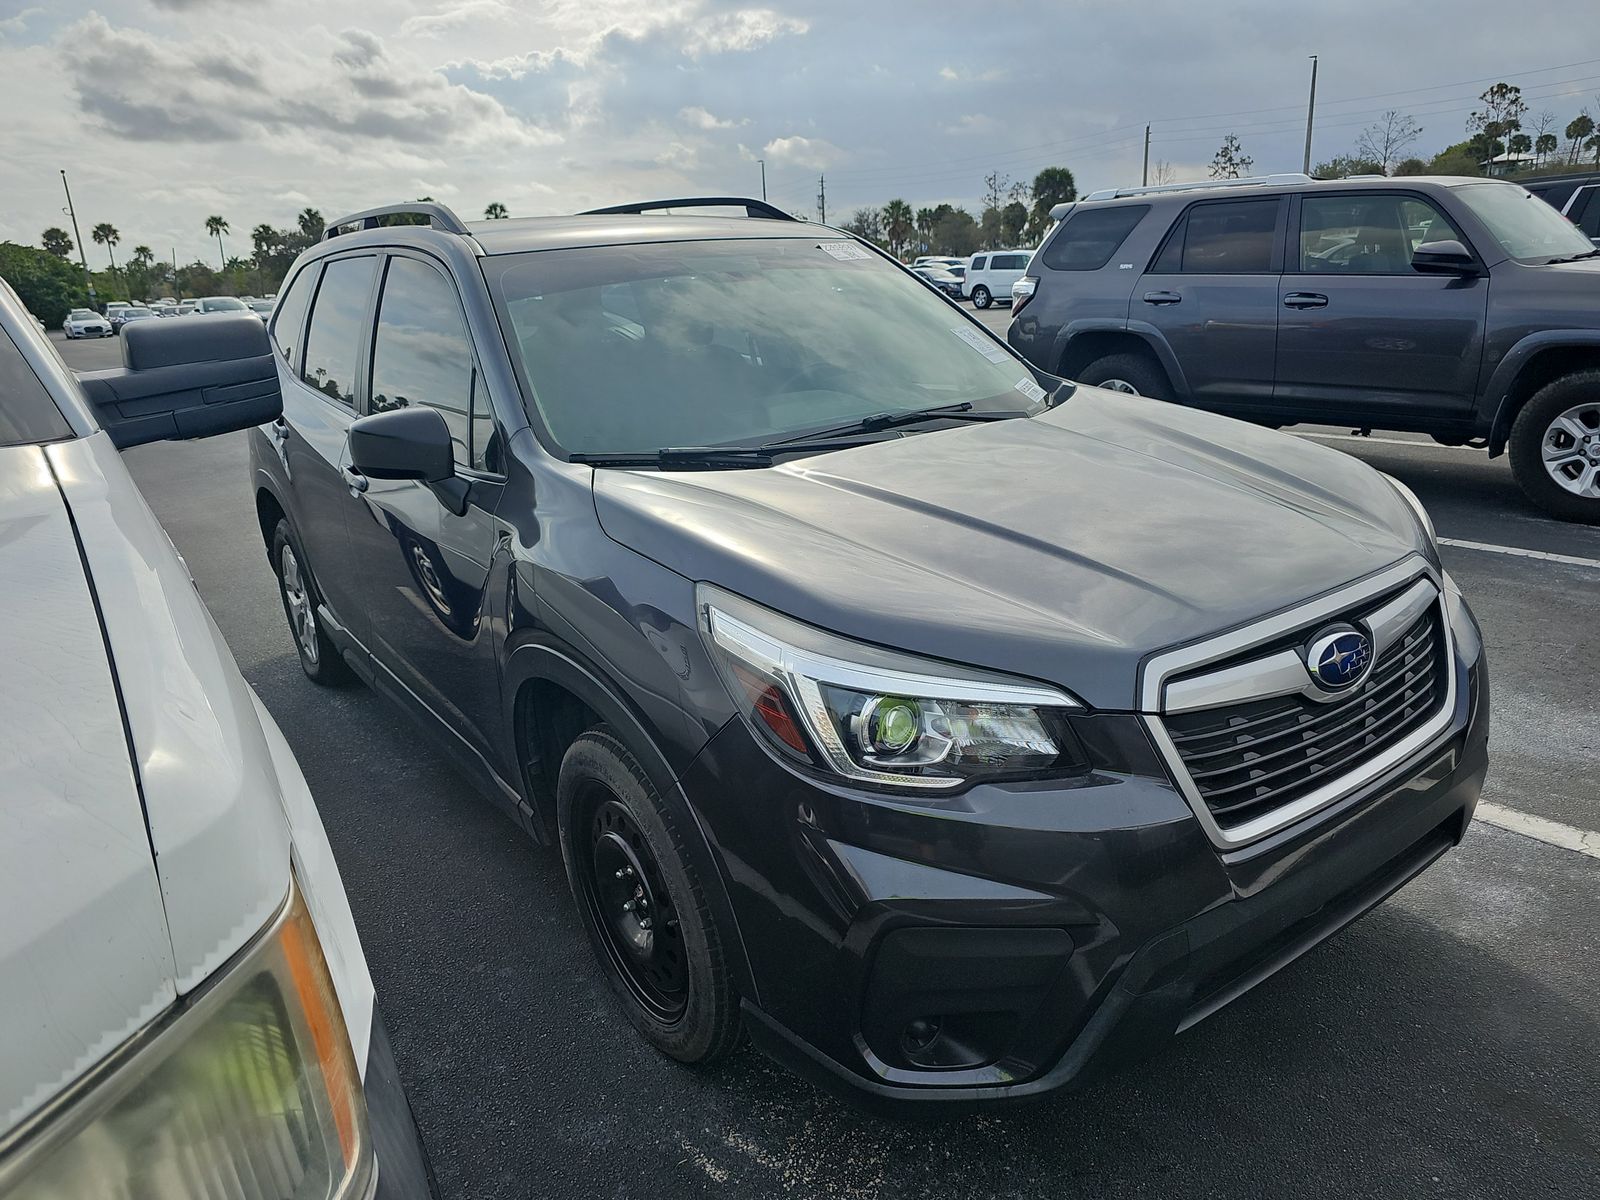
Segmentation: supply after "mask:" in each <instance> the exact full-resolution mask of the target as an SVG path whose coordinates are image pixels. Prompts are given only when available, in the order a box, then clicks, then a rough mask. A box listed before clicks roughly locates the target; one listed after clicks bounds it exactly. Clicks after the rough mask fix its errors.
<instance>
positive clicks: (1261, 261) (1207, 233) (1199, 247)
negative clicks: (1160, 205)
mask: <svg viewBox="0 0 1600 1200" xmlns="http://www.w3.org/2000/svg"><path fill="white" fill-rule="evenodd" d="M1280 203H1281V202H1280V201H1278V200H1230V201H1226V202H1224V203H1220V204H1197V205H1195V206H1194V207H1193V208H1191V209H1190V210H1189V211H1188V213H1187V214H1186V215H1185V216H1184V218H1183V220H1182V221H1181V222H1180V223H1179V227H1178V228H1177V229H1175V230H1173V233H1172V236H1171V237H1169V238H1168V239H1167V244H1166V247H1165V248H1164V249H1163V250H1162V251H1161V256H1160V258H1159V259H1158V260H1157V262H1156V265H1155V267H1154V268H1153V270H1154V272H1155V273H1157V274H1178V273H1180V272H1181V273H1182V274H1185V275H1265V274H1267V273H1269V272H1270V271H1271V270H1272V243H1273V240H1274V236H1275V234H1276V232H1277V227H1278V208H1279V205H1280Z"/></svg>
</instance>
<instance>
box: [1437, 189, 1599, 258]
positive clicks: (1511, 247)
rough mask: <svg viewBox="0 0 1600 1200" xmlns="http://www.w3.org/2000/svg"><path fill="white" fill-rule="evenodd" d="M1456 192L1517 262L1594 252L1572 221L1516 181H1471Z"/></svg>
mask: <svg viewBox="0 0 1600 1200" xmlns="http://www.w3.org/2000/svg"><path fill="white" fill-rule="evenodd" d="M1456 195H1457V196H1458V197H1460V199H1461V203H1463V204H1465V205H1466V206H1467V207H1468V208H1470V209H1471V210H1472V214H1473V215H1474V216H1475V217H1477V218H1478V220H1480V221H1482V222H1483V223H1484V225H1485V226H1487V227H1488V230H1489V233H1490V235H1491V236H1492V237H1493V238H1494V240H1495V241H1497V242H1499V243H1500V248H1501V249H1502V250H1504V251H1505V252H1506V253H1507V254H1509V255H1510V256H1511V257H1512V258H1514V259H1516V260H1517V261H1518V262H1533V263H1541V262H1550V261H1552V260H1554V259H1558V258H1575V257H1580V256H1582V257H1587V256H1588V255H1590V254H1593V253H1594V250H1595V245H1594V243H1593V242H1591V241H1590V240H1589V239H1588V238H1587V237H1585V236H1584V235H1583V233H1582V232H1581V231H1580V230H1579V229H1578V228H1577V227H1576V226H1574V225H1573V224H1572V222H1570V221H1568V220H1567V219H1566V218H1565V217H1563V216H1562V215H1561V214H1560V213H1558V212H1557V211H1556V210H1555V209H1553V208H1551V207H1550V206H1549V205H1548V204H1546V203H1545V202H1544V201H1543V200H1541V199H1539V198H1538V197H1537V196H1531V195H1529V194H1528V193H1527V192H1525V191H1523V190H1522V189H1521V188H1519V187H1517V186H1516V185H1514V184H1509V183H1469V184H1465V185H1463V186H1461V187H1458V188H1456Z"/></svg>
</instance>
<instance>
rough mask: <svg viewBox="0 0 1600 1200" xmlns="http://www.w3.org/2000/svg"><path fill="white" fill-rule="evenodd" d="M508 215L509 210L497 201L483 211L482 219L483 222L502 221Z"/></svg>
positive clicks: (509, 213)
mask: <svg viewBox="0 0 1600 1200" xmlns="http://www.w3.org/2000/svg"><path fill="white" fill-rule="evenodd" d="M510 215H511V210H510V209H509V208H507V207H506V206H505V205H504V204H501V203H500V201H498V200H495V201H492V202H491V203H490V204H489V206H488V207H487V208H485V209H484V210H483V219H484V220H485V221H504V220H505V219H506V218H507V217H509V216H510Z"/></svg>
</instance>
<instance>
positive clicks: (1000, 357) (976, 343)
mask: <svg viewBox="0 0 1600 1200" xmlns="http://www.w3.org/2000/svg"><path fill="white" fill-rule="evenodd" d="M950 332H951V333H953V334H955V335H956V336H957V337H958V338H960V339H961V340H962V341H963V342H965V343H966V344H967V345H969V346H971V347H972V348H973V349H974V350H976V351H977V352H978V353H979V354H981V355H983V356H984V357H985V358H987V359H988V360H989V361H990V362H992V363H1000V362H1005V361H1006V359H1008V358H1010V357H1011V356H1010V355H1009V354H1007V353H1006V352H1005V351H1004V350H1002V349H1001V348H1000V347H999V346H996V345H995V344H994V343H993V342H991V341H990V340H989V339H988V338H986V337H984V336H983V334H981V333H979V332H978V331H977V330H976V329H969V328H967V327H965V326H962V325H952V326H951V327H950Z"/></svg>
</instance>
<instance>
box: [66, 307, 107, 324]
mask: <svg viewBox="0 0 1600 1200" xmlns="http://www.w3.org/2000/svg"><path fill="white" fill-rule="evenodd" d="M99 315H100V314H99V313H92V312H90V311H89V310H88V309H87V308H75V309H73V310H72V311H71V312H70V313H68V314H67V316H68V317H70V318H71V319H72V320H74V321H81V320H83V319H84V318H85V317H97V316H99Z"/></svg>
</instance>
